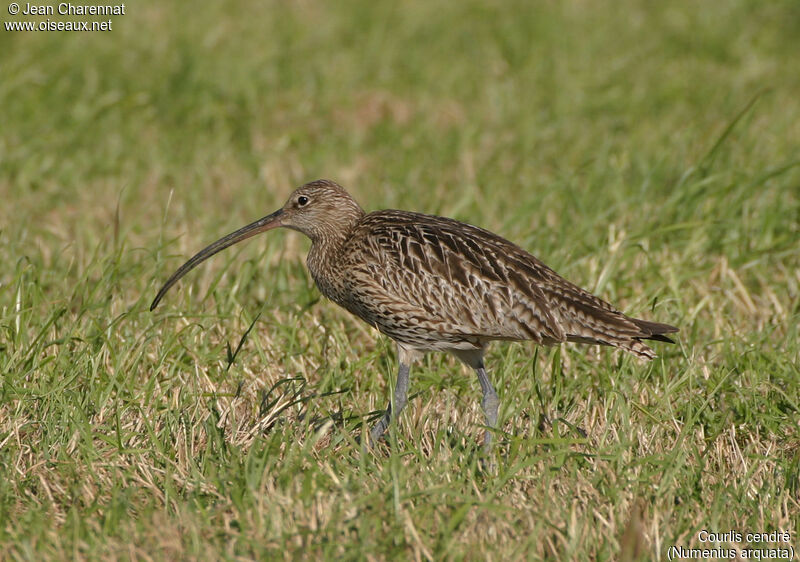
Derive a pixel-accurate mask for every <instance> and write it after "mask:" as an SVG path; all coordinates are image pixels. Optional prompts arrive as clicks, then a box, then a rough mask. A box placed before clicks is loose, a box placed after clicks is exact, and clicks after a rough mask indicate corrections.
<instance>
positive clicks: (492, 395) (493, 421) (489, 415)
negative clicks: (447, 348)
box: [475, 361, 500, 453]
mask: <svg viewBox="0 0 800 562" xmlns="http://www.w3.org/2000/svg"><path fill="white" fill-rule="evenodd" d="M475 372H476V373H478V382H480V383H481V390H483V399H482V400H481V406H483V413H484V414H485V415H486V426H487V429H486V433H484V434H483V449H484V451H485V452H487V453H488V452H489V450H490V449H491V446H492V430H494V429H497V408H498V406H499V405H500V400H499V399H498V398H497V393H496V392H495V391H494V387H493V386H492V383H491V381H489V377H488V376H486V369H485V368H484V366H483V361H480V363H478V366H477V367H475Z"/></svg>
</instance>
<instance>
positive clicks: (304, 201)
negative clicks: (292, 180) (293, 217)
mask: <svg viewBox="0 0 800 562" xmlns="http://www.w3.org/2000/svg"><path fill="white" fill-rule="evenodd" d="M297 204H298V205H299V206H300V207H305V206H306V205H308V197H306V196H305V195H301V196H300V197H298V198H297Z"/></svg>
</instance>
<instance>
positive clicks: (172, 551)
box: [0, 0, 800, 560]
mask: <svg viewBox="0 0 800 562" xmlns="http://www.w3.org/2000/svg"><path fill="white" fill-rule="evenodd" d="M3 10H4V11H3V14H2V15H0V20H2V21H6V20H7V19H9V18H10V16H8V14H7V12H6V10H5V6H4V7H3ZM19 18H21V17H19V16H18V19H19ZM56 19H57V18H56ZM73 19H74V18H73ZM799 22H800V10H799V9H798V7H797V4H796V3H795V2H791V1H788V0H787V1H779V2H773V3H761V2H752V1H731V2H723V3H695V2H684V1H680V2H669V3H651V2H636V1H627V2H624V3H623V4H622V5H619V4H618V5H617V7H615V8H614V9H613V10H612V9H611V8H609V7H608V6H605V5H602V4H595V3H590V2H570V3H560V2H547V3H544V2H540V3H527V2H515V1H512V2H509V3H496V2H476V1H471V0H470V1H466V2H440V1H437V2H420V1H415V2H405V3H381V2H365V1H362V0H346V1H345V2H336V3H321V2H306V1H303V2H252V3H250V2H245V3H241V2H239V3H236V2H220V3H215V4H213V5H206V4H202V5H200V4H197V3H188V2H186V3H169V2H161V3H159V2H150V1H147V2H144V1H143V2H141V3H135V4H129V5H128V14H127V15H126V16H122V17H119V16H118V17H116V18H114V30H113V31H112V32H108V33H11V32H6V31H4V30H2V28H0V197H1V198H2V201H3V203H2V204H0V263H3V264H4V266H3V267H2V268H0V373H2V384H1V385H0V474H1V475H2V477H0V553H2V554H0V557H2V558H7V559H18V560H34V559H41V558H54V559H63V558H79V559H112V558H125V559H127V558H131V559H148V558H152V559H187V558H188V559H209V560H210V559H218V558H225V559H247V558H261V559H273V558H286V559H293V558H318V557H322V558H339V559H359V558H368V559H404V560H405V559H409V558H414V559H424V558H429V559H436V560H438V559H448V558H449V559H472V560H483V559H488V560H514V559H534V560H537V559H554V560H555V559H574V560H581V559H593V560H616V559H620V558H623V559H625V558H626V557H627V559H631V558H634V557H635V553H636V552H640V553H644V554H643V555H644V556H645V557H648V558H653V559H660V558H665V557H666V552H667V549H668V548H669V547H670V546H672V545H680V546H684V547H687V548H688V547H702V546H704V545H703V543H701V542H700V541H699V539H698V532H699V531H700V530H702V529H707V530H709V531H712V532H725V531H729V530H737V531H739V532H741V533H742V534H744V533H746V532H765V531H772V530H776V529H780V530H788V531H789V532H791V533H792V544H793V545H795V546H797V545H800V541H798V535H797V533H798V532H800V531H799V530H798V529H799V527H798V522H799V521H800V515H798V514H800V477H799V476H798V473H799V472H800V434H799V431H798V430H799V429H800V428H799V427H798V418H800V382H799V381H800V376H798V375H799V374H800V373H799V372H798V364H800V343H798V339H800V338H798V335H799V334H798V324H799V322H798V321H799V320H800V96H799V95H798V92H800V74H798V73H797V72H796V66H797V57H796V53H797V52H798V49H799V48H800V23H799ZM318 177H327V178H331V179H335V180H337V181H339V182H340V183H342V184H344V185H345V186H346V187H348V188H349V189H350V191H351V192H352V193H353V194H354V195H355V196H356V197H357V198H358V199H359V201H360V202H361V203H362V205H363V206H364V207H365V208H367V209H370V210H371V209H376V208H385V207H397V208H406V209H412V210H417V211H422V212H428V213H436V214H443V215H448V216H453V217H455V218H458V219H461V220H466V221H469V222H471V223H474V224H479V225H481V226H483V227H486V228H489V229H491V230H493V231H495V232H498V233H500V234H502V235H504V236H505V237H507V238H509V239H511V240H513V241H515V242H517V243H518V244H520V245H521V246H523V247H525V248H526V249H528V250H530V251H532V252H533V253H535V254H536V255H537V256H539V257H540V258H541V259H543V260H544V261H545V262H546V263H548V264H550V265H551V266H553V267H554V268H556V270H558V271H559V272H560V273H562V274H563V275H565V276H566V277H568V278H569V279H571V280H573V281H575V282H577V283H578V284H580V285H582V286H584V287H586V288H588V289H590V290H593V291H596V292H597V293H598V294H599V295H600V296H602V297H604V298H606V299H607V300H610V301H611V302H614V303H615V304H617V305H618V306H620V307H622V308H623V309H624V310H625V311H627V312H629V313H631V314H635V315H637V316H640V317H645V318H649V319H653V320H658V321H662V322H668V323H671V324H676V325H678V326H679V327H680V329H681V332H680V334H679V335H678V338H677V345H675V346H668V345H661V344H657V347H658V351H659V354H660V357H659V358H658V359H656V360H655V361H653V362H652V363H650V364H646V365H645V364H641V363H638V362H637V361H636V360H635V359H634V358H631V357H628V356H623V355H622V353H621V352H619V351H613V350H609V349H597V348H594V347H585V346H575V345H567V346H564V347H563V348H560V349H539V350H537V349H536V348H535V347H533V346H532V345H523V344H508V345H506V344H497V345H495V346H494V347H493V348H492V350H491V352H490V354H489V356H488V358H487V365H488V366H489V368H490V375H491V378H492V379H493V381H494V382H495V386H496V387H497V389H498V391H499V393H500V396H501V420H502V435H501V436H499V441H500V443H499V445H498V447H497V448H496V450H495V455H496V461H497V474H496V475H491V474H486V473H485V472H483V471H482V470H481V469H480V466H481V463H480V460H481V458H480V446H479V441H480V437H481V435H482V432H483V428H482V425H481V424H482V419H483V418H482V414H481V410H480V406H479V401H480V396H479V395H480V390H479V387H478V384H477V381H476V380H474V376H473V374H472V373H469V372H467V371H466V370H465V369H464V368H463V367H461V366H459V365H458V364H457V363H456V362H455V361H454V360H453V359H451V358H449V357H444V356H440V355H430V356H428V357H427V358H426V359H425V361H424V362H423V364H422V365H419V366H416V367H415V368H413V369H412V380H411V390H410V392H411V400H410V403H409V405H408V407H407V409H406V411H405V412H404V413H403V415H402V420H401V423H400V424H399V425H398V426H397V427H396V428H395V429H394V430H393V431H392V432H391V433H390V435H389V439H388V443H387V444H385V445H381V446H380V447H378V449H377V450H376V451H375V453H374V454H372V453H367V454H364V453H362V451H361V448H360V447H359V445H358V443H357V438H358V436H359V435H360V432H361V429H362V427H363V425H364V424H367V423H368V422H369V421H370V420H371V419H372V418H373V417H374V416H375V415H376V412H378V411H380V410H381V409H382V408H384V407H385V404H386V402H387V400H388V396H389V384H390V381H391V380H392V379H393V378H394V373H395V370H396V358H395V355H394V350H393V347H392V345H391V342H390V341H388V340H386V339H385V338H383V337H382V336H380V335H379V334H378V333H376V332H375V331H373V330H371V329H370V328H368V327H367V326H366V325H364V324H361V323H359V321H357V320H356V319H354V318H352V317H350V316H348V314H347V313H345V312H344V311H342V310H339V309H338V308H336V307H335V306H334V305H333V304H331V303H329V302H327V301H325V300H323V299H321V298H320V295H319V293H318V291H317V290H316V288H315V287H314V286H313V282H312V280H311V279H310V277H309V276H308V273H307V271H306V270H305V266H304V264H303V259H304V255H305V252H306V250H307V247H308V242H307V241H306V240H305V239H303V238H302V237H301V236H299V235H297V234H295V233H283V232H280V233H270V234H268V235H265V236H263V237H261V238H259V239H257V240H256V241H253V242H250V243H249V244H247V245H243V246H240V247H238V248H236V249H233V250H229V251H227V252H226V253H224V254H221V255H219V256H217V257H215V258H214V259H213V260H212V261H210V262H208V263H207V264H205V265H204V266H203V267H202V268H199V269H198V270H196V271H195V272H193V273H192V274H191V275H190V276H188V277H187V278H185V279H184V280H183V281H182V282H181V283H180V284H179V285H178V286H177V287H176V288H174V289H173V290H172V291H171V292H170V293H169V295H168V296H167V298H166V300H165V302H164V303H163V304H162V305H161V307H160V308H159V309H158V310H157V311H156V312H155V313H150V312H149V311H148V306H149V304H150V301H151V300H152V298H153V296H154V294H155V291H156V290H157V289H158V287H159V286H160V284H161V283H162V282H163V281H164V280H165V279H166V277H167V276H168V275H169V274H170V273H171V272H172V271H173V270H174V269H175V268H176V267H177V266H178V265H180V264H181V263H183V261H184V260H185V259H186V258H188V257H189V256H190V255H191V254H193V253H194V252H195V251H196V250H198V249H200V248H201V247H203V246H204V245H205V244H207V243H208V242H211V241H213V240H215V239H216V238H218V237H220V236H221V235H223V234H226V233H228V232H229V231H231V230H233V229H235V228H238V227H239V226H242V225H244V224H245V223H247V222H249V221H251V220H254V219H256V218H258V217H260V216H263V215H265V214H266V213H267V212H269V211H272V210H273V209H275V208H277V206H279V205H281V204H282V202H283V200H284V199H285V197H286V196H287V195H288V193H289V192H290V190H291V189H292V188H293V187H295V186H297V185H299V184H301V183H304V182H306V181H310V180H313V179H316V178H318ZM250 328H252V330H251V331H250V332H249V334H248V330H249V329H250ZM245 335H246V337H245ZM240 345H241V347H240V348H239V346H240ZM237 348H238V353H236V354H235V358H234V360H233V361H232V362H231V361H230V357H231V356H232V355H233V354H234V351H236V350H237ZM705 546H708V545H707V544H706V545H705ZM712 546H713V545H712ZM723 546H725V545H723ZM739 546H742V547H743V546H747V545H746V544H741V545H739ZM750 546H754V547H755V546H761V547H765V548H766V547H771V548H774V547H777V546H780V545H777V544H764V543H752V544H750ZM631 553H634V554H631Z"/></svg>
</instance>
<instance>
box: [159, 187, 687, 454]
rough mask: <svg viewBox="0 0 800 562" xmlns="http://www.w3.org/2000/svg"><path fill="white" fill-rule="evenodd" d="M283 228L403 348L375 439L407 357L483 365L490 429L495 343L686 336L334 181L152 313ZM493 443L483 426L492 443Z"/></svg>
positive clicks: (450, 224)
mask: <svg viewBox="0 0 800 562" xmlns="http://www.w3.org/2000/svg"><path fill="white" fill-rule="evenodd" d="M277 227H286V228H291V229H293V230H297V231H299V232H302V233H303V234H305V235H306V236H308V237H309V238H311V249H310V250H309V253H308V269H309V271H310V272H311V275H312V277H313V278H314V281H315V282H316V283H317V286H318V287H319V290H320V291H321V292H322V294H323V295H325V296H326V297H328V298H329V299H331V300H332V301H333V302H335V303H336V304H338V305H339V306H342V307H344V308H345V309H347V310H348V311H350V312H351V313H353V314H355V315H356V316H358V317H359V318H361V319H362V320H364V321H365V322H367V323H368V324H370V325H371V326H374V327H375V328H377V329H378V330H379V331H380V332H382V333H383V334H386V335H387V336H389V337H390V338H392V339H393V340H394V341H395V342H396V344H397V352H398V360H399V364H400V368H399V371H398V374H397V384H396V386H395V389H394V399H393V400H392V401H390V402H389V406H388V407H387V409H386V413H385V414H384V415H383V417H382V418H381V419H380V420H379V421H378V422H377V423H376V424H375V426H374V427H373V428H372V430H371V432H370V438H371V440H372V442H375V441H377V440H378V439H380V437H381V436H382V435H383V433H384V431H385V430H386V428H387V427H388V426H389V423H390V422H391V420H392V419H393V418H396V417H397V416H398V415H399V414H400V411H401V410H402V409H403V406H405V404H406V397H407V393H408V378H409V369H410V366H411V363H412V362H413V361H414V360H415V359H418V358H419V357H420V356H421V355H422V354H423V353H425V352H427V351H449V352H450V353H452V354H453V355H455V356H456V357H457V358H458V359H460V360H461V361H462V362H464V363H465V364H466V365H468V366H469V367H472V368H473V369H474V370H475V372H476V373H477V375H478V381H479V382H480V385H481V389H482V391H483V399H482V401H481V405H482V406H483V410H484V414H485V416H486V425H487V427H489V428H494V427H496V425H497V409H498V404H499V402H498V397H497V393H496V392H495V390H494V388H493V387H492V383H491V382H490V381H489V378H488V376H487V375H486V370H485V368H484V364H483V355H484V352H485V351H486V347H487V346H488V344H489V342H491V341H492V340H511V341H521V340H532V341H533V342H535V343H537V344H543V345H552V344H558V343H562V342H580V343H592V344H602V345H609V346H613V347H619V348H621V349H624V350H625V351H629V352H631V353H633V354H635V355H637V356H639V357H642V358H645V359H652V358H653V357H655V354H654V353H653V350H652V349H651V348H650V347H648V346H647V345H646V344H645V343H644V342H643V340H657V341H663V342H670V343H673V342H672V340H671V339H669V338H668V337H667V336H665V335H664V334H668V333H672V332H677V331H678V329H677V328H675V327H674V326H670V325H668V324H660V323H657V322H650V321H647V320H640V319H637V318H631V317H629V316H626V315H624V314H623V313H622V312H620V311H618V310H616V309H615V308H614V307H612V306H611V305H610V304H608V303H607V302H605V301H603V300H601V299H599V298H597V297H595V296H594V295H591V294H590V293H588V292H586V291H584V290H583V289H581V288H580V287H578V286H576V285H573V284H572V283H570V282H569V281H567V280H566V279H564V278H563V277H561V276H559V275H558V274H557V273H556V272H555V271H553V270H552V269H550V268H549V267H547V266H546V265H544V264H543V263H542V262H541V261H539V260H538V259H536V258H535V257H534V256H532V255H531V254H529V253H528V252H526V251H525V250H523V249H521V248H520V247H518V246H516V245H515V244H512V243H511V242H509V241H508V240H505V239H503V238H501V237H500V236H498V235H496V234H493V233H491V232H489V231H487V230H483V229H481V228H478V227H476V226H472V225H469V224H465V223H462V222H459V221H456V220H453V219H448V218H443V217H436V216H431V215H423V214H420V213H412V212H407V211H395V210H385V211H376V212H373V213H365V212H364V211H363V210H362V209H361V207H360V206H359V205H358V203H356V201H355V200H354V199H353V198H352V197H351V196H350V195H349V194H348V193H347V192H346V191H345V190H344V189H343V188H342V187H340V186H339V185H337V184H336V183H334V182H332V181H328V180H318V181H315V182H311V183H308V184H306V185H304V186H302V187H300V188H298V189H297V190H295V192H294V193H292V195H291V196H290V197H289V200H288V201H287V202H286V204H285V205H284V206H283V208H281V209H279V210H278V211H275V212H274V213H272V214H271V215H268V216H266V217H264V218H262V219H260V220H258V221H256V222H254V223H252V224H249V225H248V226H245V227H244V228H241V229H239V230H237V231H236V232H233V233H231V234H229V235H228V236H225V237H224V238H221V239H220V240H218V241H216V242H214V243H213V244H211V245H210V246H208V247H207V248H205V249H203V250H201V251H200V252H199V253H198V254H197V255H195V256H194V257H193V258H191V259H190V260H189V261H187V262H186V263H185V264H183V265H182V266H181V267H180V269H178V270H177V271H176V272H175V273H174V274H173V275H172V277H170V278H169V279H168V280H167V282H166V283H165V284H164V286H163V287H162V288H161V290H160V291H159V292H158V294H157V295H156V298H155V300H153V304H152V305H151V307H150V310H153V309H154V308H155V307H156V306H157V305H158V303H159V301H160V300H161V298H162V297H163V296H164V294H165V293H166V292H167V291H168V290H169V288H170V287H172V285H173V284H175V282H176V281H178V279H180V278H181V277H183V276H184V275H185V274H186V273H187V272H188V271H189V270H191V269H193V268H194V267H195V266H197V265H198V264H199V263H200V262H202V261H203V260H205V259H207V258H209V257H210V256H212V255H214V254H216V253H217V252H219V251H221V250H223V249H225V248H227V247H229V246H231V245H233V244H235V243H237V242H239V241H241V240H244V239H246V238H249V237H251V236H253V235H255V234H258V233H260V232H264V231H267V230H270V229H273V228H277ZM393 406H394V409H395V413H394V415H393V414H392V407H393ZM491 440H492V432H491V430H489V429H487V430H486V433H485V435H484V446H485V447H486V448H487V449H488V448H489V445H490V443H491Z"/></svg>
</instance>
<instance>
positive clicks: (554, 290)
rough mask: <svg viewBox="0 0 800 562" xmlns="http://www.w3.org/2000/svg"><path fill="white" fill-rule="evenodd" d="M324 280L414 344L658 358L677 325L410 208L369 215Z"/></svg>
mask: <svg viewBox="0 0 800 562" xmlns="http://www.w3.org/2000/svg"><path fill="white" fill-rule="evenodd" d="M337 254H338V255H337V256H335V259H333V260H332V262H331V272H330V275H329V276H328V277H330V278H327V279H326V278H325V277H326V275H324V274H323V275H320V277H323V278H322V279H320V278H318V279H317V281H318V283H319V285H320V288H321V289H322V291H323V293H325V294H326V295H327V296H328V297H330V298H331V299H333V300H334V301H335V302H337V303H338V304H340V305H342V306H343V307H345V308H346V309H347V310H349V311H351V312H353V313H354V314H356V315H358V316H360V317H361V318H363V319H364V320H365V321H367V322H368V323H370V324H372V325H374V326H375V327H376V328H378V329H379V330H380V331H381V332H383V333H385V334H386V335H388V336H389V337H391V338H393V339H395V340H397V341H398V342H400V343H403V344H405V345H408V346H410V347H414V348H418V349H426V350H452V349H476V348H480V347H483V346H484V345H485V344H486V343H487V342H488V341H490V340H533V341H534V342H537V343H543V344H552V343H559V342H563V341H581V342H591V343H601V344H606V345H613V346H617V347H621V348H623V349H626V350H628V351H631V352H633V353H636V354H637V355H640V356H642V357H647V358H651V357H653V356H654V355H653V352H652V350H651V349H650V348H649V347H648V346H646V345H645V344H643V343H642V342H641V341H640V340H641V339H662V340H667V341H669V340H668V339H667V338H665V337H664V336H661V335H660V334H664V333H669V332H674V331H676V329H675V328H673V327H672V326H668V325H665V324H658V323H654V322H647V321H642V320H638V319H633V318H629V317H627V316H625V315H624V314H622V313H621V312H619V311H617V310H615V309H614V308H613V307H612V306H611V305H609V304H608V303H606V302H604V301H602V300H601V299H599V298H597V297H595V296H593V295H591V294H590V293H588V292H586V291H584V290H583V289H581V288H579V287H578V286H576V285H574V284H572V283H570V282H569V281H567V280H565V279H564V278H562V277H561V276H559V275H558V274H557V273H556V272H555V271H553V270H552V269H550V268H549V267H547V266H546V265H544V264H543V263H542V262H541V261H539V260H538V259H537V258H535V257H534V256H532V255H531V254H529V253H528V252H526V251H525V250H523V249H521V248H519V247H518V246H516V245H515V244H512V243H511V242H509V241H508V240H505V239H503V238H501V237H500V236H497V235H496V234H493V233H491V232H489V231H487V230H484V229H481V228H478V227H475V226H472V225H468V224H465V223H462V222H459V221H456V220H453V219H448V218H443V217H436V216H431V215H424V214H420V213H412V212H406V211H395V210H386V211H377V212H373V213H370V214H368V215H365V216H364V217H363V218H362V219H361V220H360V221H359V223H358V224H357V225H356V226H355V228H354V229H353V230H352V231H351V233H350V236H349V237H348V238H347V240H346V242H345V243H344V245H343V246H342V247H341V249H340V251H339V252H337Z"/></svg>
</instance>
